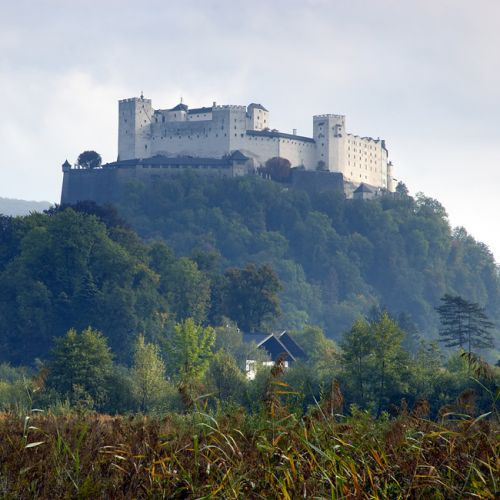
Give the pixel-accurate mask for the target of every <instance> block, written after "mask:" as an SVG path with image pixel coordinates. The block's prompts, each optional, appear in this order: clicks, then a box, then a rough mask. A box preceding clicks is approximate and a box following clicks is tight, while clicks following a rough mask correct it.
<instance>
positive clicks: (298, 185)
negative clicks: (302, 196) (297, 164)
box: [291, 169, 344, 193]
mask: <svg viewBox="0 0 500 500" xmlns="http://www.w3.org/2000/svg"><path fill="white" fill-rule="evenodd" d="M291 183H292V187H294V188H295V189H303V190H304V191H307V192H309V193H317V192H320V191H328V190H335V191H338V192H341V193H343V192H344V176H343V175H342V174H341V173H339V172H326V171H325V172H322V171H307V170H300V169H293V170H292V180H291Z"/></svg>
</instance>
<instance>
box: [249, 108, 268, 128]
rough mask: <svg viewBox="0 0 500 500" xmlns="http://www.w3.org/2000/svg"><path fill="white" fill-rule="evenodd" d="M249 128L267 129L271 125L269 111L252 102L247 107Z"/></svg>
mask: <svg viewBox="0 0 500 500" xmlns="http://www.w3.org/2000/svg"><path fill="white" fill-rule="evenodd" d="M246 128H247V130H265V129H268V128H270V127H269V111H268V110H267V109H266V108H265V107H264V106H262V104H257V103H255V102H252V103H251V104H249V105H248V108H247V125H246Z"/></svg>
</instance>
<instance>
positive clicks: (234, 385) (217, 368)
mask: <svg viewBox="0 0 500 500" xmlns="http://www.w3.org/2000/svg"><path fill="white" fill-rule="evenodd" d="M207 380H208V381H209V384H208V390H209V391H210V392H211V393H213V394H214V396H215V397H216V398H217V399H218V400H219V401H221V402H224V403H227V402H230V401H241V400H242V397H243V395H244V391H245V386H246V380H245V376H244V374H243V372H242V371H241V369H240V368H239V367H238V365H237V364H236V361H235V359H234V358H233V356H231V355H230V354H228V353H227V352H226V351H224V349H221V350H219V351H218V352H217V353H216V354H215V355H214V356H213V358H212V359H211V360H210V365H209V367H208V371H207Z"/></svg>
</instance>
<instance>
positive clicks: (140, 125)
mask: <svg viewBox="0 0 500 500" xmlns="http://www.w3.org/2000/svg"><path fill="white" fill-rule="evenodd" d="M152 116H153V108H152V106H151V99H144V97H143V96H142V95H141V97H132V98H131V99H123V100H121V101H118V160H119V161H120V160H130V159H135V158H148V157H149V156H151V153H150V135H151V118H152Z"/></svg>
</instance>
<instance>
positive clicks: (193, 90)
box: [0, 0, 500, 261]
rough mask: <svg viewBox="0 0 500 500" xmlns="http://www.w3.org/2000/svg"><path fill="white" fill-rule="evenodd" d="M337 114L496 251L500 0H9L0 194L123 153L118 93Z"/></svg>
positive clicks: (49, 189) (296, 119) (4, 10)
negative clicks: (97, 156) (89, 159)
mask: <svg viewBox="0 0 500 500" xmlns="http://www.w3.org/2000/svg"><path fill="white" fill-rule="evenodd" d="M141 90H143V91H144V95H145V96H146V97H149V98H152V99H153V106H154V107H160V108H166V107H171V106H174V105H175V104H177V103H178V102H179V99H180V97H181V96H182V97H183V98H184V102H185V103H187V104H189V105H190V106H193V107H197V106H202V105H210V104H211V103H212V101H217V102H218V103H221V104H224V103H227V104H248V103H249V102H252V101H255V102H261V103H262V104H264V105H265V106H266V107H267V108H268V109H269V110H270V112H271V116H270V119H271V126H272V127H273V128H278V129H280V130H283V131H291V129H292V128H297V129H298V133H299V134H303V135H310V134H311V133H312V115H313V114H320V113H341V114H345V115H346V116H347V119H346V120H347V129H348V131H350V132H352V133H355V134H359V135H371V136H374V137H379V136H380V137H381V138H384V139H386V141H387V145H388V148H389V154H390V157H391V159H392V161H393V163H394V165H395V177H396V178H397V179H398V180H399V179H401V180H403V181H404V182H405V183H406V184H407V186H408V187H409V188H410V191H411V192H412V193H416V192H418V191H423V192H424V193H425V194H427V195H428V196H432V197H435V198H437V199H439V200H440V201H441V202H442V203H443V204H444V205H445V207H446V209H447V210H448V213H449V215H450V220H451V222H452V224H453V225H463V226H465V227H466V228H467V230H468V231H469V233H471V234H472V235H473V236H474V237H476V238H477V239H480V240H482V241H484V242H485V243H487V244H488V245H489V246H490V248H491V250H492V251H493V252H494V253H495V255H496V258H497V261H500V230H499V223H498V219H499V218H500V1H499V0H475V1H473V2H472V1H470V0H469V1H465V0H429V1H428V0H414V1H405V0H393V1H392V0H363V1H358V0H344V1H337V0H329V1H327V0H324V1H323V0H302V1H293V0H286V1H281V0H274V1H272V0H267V1H260V0H252V1H247V0H246V1H241V2H240V1H239V0H230V1H225V0H224V1H222V0H220V1H216V0H213V1H212V0H200V1H187V0H183V1H173V0H162V1H144V0H142V1H137V0H136V1H134V2H132V1H126V0H120V1H118V0H117V1H111V0H109V1H107V0H99V1H90V0H87V1H78V0H71V1H67V0H60V1H55V0H54V1H48V0H46V1H43V0H38V1H37V0H30V1H22V0H21V1H20V0H16V1H15V2H14V1H12V2H10V1H6V0H4V1H2V2H1V11H0V96H1V112H0V145H1V147H2V155H1V158H0V196H3V197H15V198H23V199H36V200H48V201H58V200H59V196H60V189H61V182H62V173H61V168H60V166H61V164H62V163H63V161H64V160H65V159H66V158H68V159H69V160H70V162H73V161H75V159H76V157H77V156H78V154H79V153H80V152H81V151H83V150H84V149H95V150H97V151H99V152H100V153H101V154H102V156H103V159H104V161H113V160H114V159H116V154H117V108H118V106H117V101H118V99H121V98H125V97H131V96H138V95H139V94H140V92H141Z"/></svg>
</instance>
